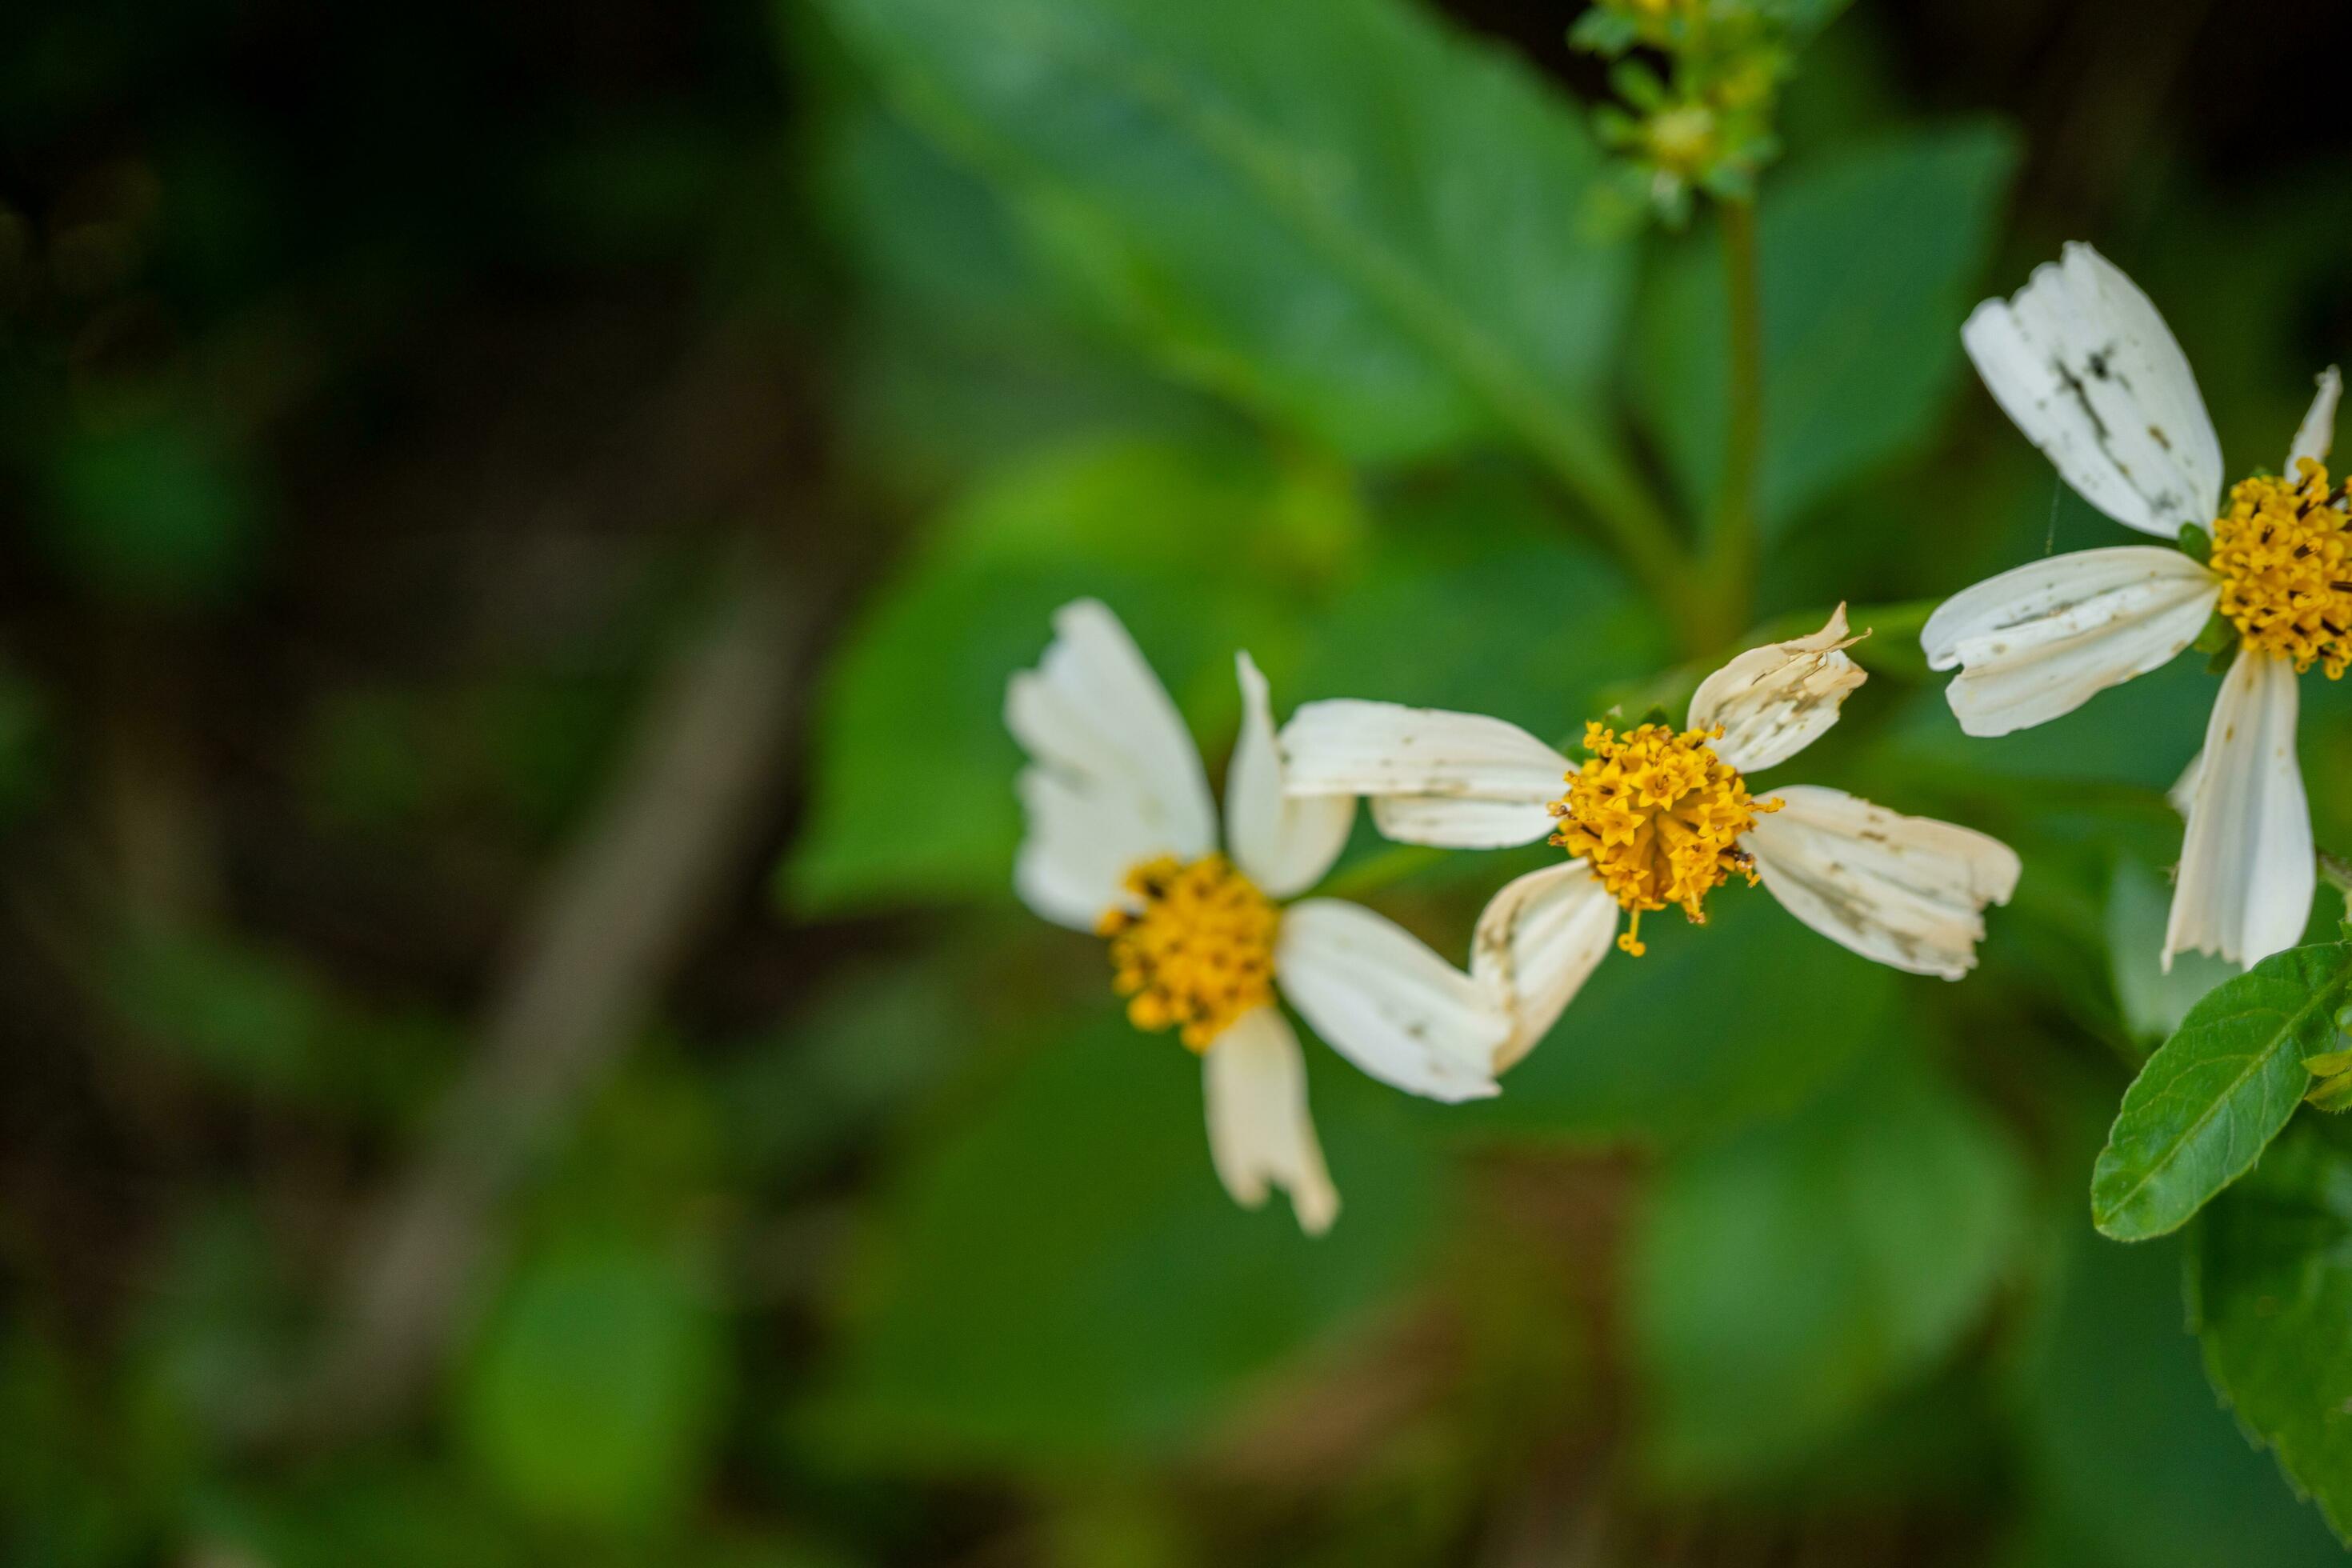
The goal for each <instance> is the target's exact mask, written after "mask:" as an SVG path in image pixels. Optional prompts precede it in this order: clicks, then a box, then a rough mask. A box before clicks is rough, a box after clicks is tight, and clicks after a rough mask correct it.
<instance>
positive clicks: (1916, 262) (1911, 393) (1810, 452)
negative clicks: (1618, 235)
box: [1634, 124, 2017, 529]
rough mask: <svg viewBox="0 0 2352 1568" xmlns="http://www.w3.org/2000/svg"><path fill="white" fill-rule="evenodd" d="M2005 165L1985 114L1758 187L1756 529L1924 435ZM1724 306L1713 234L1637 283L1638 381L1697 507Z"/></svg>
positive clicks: (1716, 478) (1953, 375) (1719, 455)
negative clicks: (1760, 342)
mask: <svg viewBox="0 0 2352 1568" xmlns="http://www.w3.org/2000/svg"><path fill="white" fill-rule="evenodd" d="M2016 161H2017V154H2016V148H2015V145H2014V143H2013V142H2012V141H2011V138H2010V137H2009V136H2008V135H2007V134H2006V133H2005V132H2001V131H2000V130H1999V129H1997V128H1995V127H1992V126H1989V125H1983V124H1977V125H1966V126H1959V127H1955V128H1951V129H1948V130H1939V131H1934V132H1913V133H1911V134H1909V135H1906V136H1903V137H1901V138H1899V139H1895V140H1891V141H1887V142H1882V143H1880V144H1878V145H1875V146H1867V147H1862V148H1857V149H1854V150H1852V151H1848V152H1843V153H1837V154H1835V155H1833V156H1828V157H1824V158H1822V159H1820V160H1819V161H1817V162H1814V163H1801V164H1797V165H1794V166H1792V167H1791V168H1790V170H1789V171H1788V172H1787V173H1786V174H1781V175H1780V176H1778V177H1777V178H1775V179H1774V180H1772V181H1771V182H1770V183H1769V184H1767V185H1766V187H1765V194H1764V198H1763V204H1762V207H1761V212H1760V216H1759V234H1758V247H1759V266H1760V267H1761V268H1762V273H1763V277H1762V288H1763V294H1764V374H1765V385H1764V462H1763V473H1762V477H1761V479H1760V481H1759V482H1760V485H1761V498H1760V499H1761V507H1762V517H1763V521H1764V524H1765V526H1766V528H1767V529H1781V528H1786V527H1787V526H1788V525H1789V524H1790V523H1791V522H1793V521H1796V519H1797V517H1798V516H1799V515H1800V514H1801V512H1802V511H1803V510H1805V509H1806V508H1807V507H1809V506H1811V505H1812V504H1813V503H1814V502H1816V501H1819V500H1822V499H1823V498H1825V497H1826V496H1827V495H1828V494H1829V493H1830V492H1831V491H1832V490H1834V489H1837V488H1838V487H1839V486H1840V485H1842V484H1843V483H1844V482H1846V481H1847V480H1849V479H1854V478H1856V477H1857V476H1859V475H1861V474H1862V473H1864V471H1865V470H1867V469H1868V468H1871V467H1873V466H1874V465H1876V464H1880V463H1884V462H1886V461H1888V460H1890V459H1892V458H1896V457H1899V456H1901V455H1902V454H1903V453H1904V452H1906V450H1909V449H1911V448H1913V447H1916V446H1917V445H1918V444H1919V443H1920V442H1921V441H1923V440H1924V439H1925V438H1926V437H1927V435H1928V434H1929V431H1930V429H1931V427H1932V426H1933V424H1934V422H1935V419H1936V416H1937V414H1938V413H1939V412H1940V411H1941V409H1942V407H1943V405H1944V399H1945V398H1946V396H1947V395H1948V394H1949V393H1950V392H1951V391H1952V389H1953V388H1954V386H1955V385H1957V384H1958V382H1959V380H1960V370H1961V365H1962V359H1961V354H1960V321H1961V320H1962V318H1964V317H1965V316H1966V315H1967V313H1968V307H1969V303H1970V302H1971V300H1972V297H1973V295H1974V293H1975V291H1976V289H1978V287H1979V280H1980V275H1981V274H1982V272H1983V270H1984V266H1985V262H1986V260H1987V258H1988V257H1989V256H1990V251H1991V247H1992V241H1993V238H1994V234H1995V225H1996V222H1997V220H1998V218H1999V216H2000V203H2001V196H2002V194H2003V193H2004V192H2005V191H2006V190H2007V188H2008V184H2009V175H2010V171H2011V168H2012V167H2013V166H2014V165H2015V163H2016ZM1727 316H1728V307H1727V303H1726V291H1725V287H1724V277H1723V258H1722V253H1721V244H1720V240H1719V237H1717V236H1716V235H1715V234H1713V233H1709V234H1706V235H1704V236H1700V237H1694V238H1693V239H1691V240H1689V241H1687V242H1685V244H1683V245H1682V246H1680V247H1677V248H1676V249H1675V251H1674V252H1673V253H1672V254H1670V255H1669V256H1668V257H1667V258H1666V259H1665V262H1664V265H1662V266H1661V267H1660V268H1659V269H1658V270H1657V272H1656V273H1655V275H1654V278H1653V279H1652V282H1651V285H1650V287H1649V288H1648V289H1645V290H1644V291H1643V298H1642V301H1641V307H1640V312H1639V318H1638V322H1637V325H1636V328H1635V341H1636V342H1637V345H1638V351H1639V352H1638V353H1637V354H1636V357H1635V373H1636V374H1635V379H1634V392H1635V395H1636V398H1637V401H1638V402H1639V404H1640V405H1641V407H1642V409H1643V413H1644V416H1645V417H1646V418H1647V420H1648V423H1649V425H1650V426H1651V428H1652V429H1653V430H1654V432H1656V434H1657V436H1658V437H1659V438H1660V440H1661V441H1662V442H1663V443H1664V447H1665V448H1666V452H1667V455H1668V456H1669V457H1670V458H1672V459H1673V460H1674V465H1675V470H1676V472H1677V473H1678V475H1679V476H1680V478H1681V479H1682V482H1683V488H1684V490H1685V494H1686V495H1687V496H1688V497H1689V498H1690V500H1692V501H1693V502H1694V504H1702V505H1703V504H1706V503H1707V502H1709V501H1711V500H1713V499H1714V497H1715V495H1716V493H1717V486H1718V484H1719V483H1720V482H1721V474H1722V465H1723V449H1724V437H1725V428H1726V424H1727V419H1728V413H1727V400H1728V380H1727V374H1728V373H1727V368H1726V367H1727V360H1726V358H1725V355H1724V346H1723V345H1724V342H1725V335H1726V332H1727V324H1726V323H1727Z"/></svg>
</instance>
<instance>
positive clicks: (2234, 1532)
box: [2014, 1217, 2344, 1568]
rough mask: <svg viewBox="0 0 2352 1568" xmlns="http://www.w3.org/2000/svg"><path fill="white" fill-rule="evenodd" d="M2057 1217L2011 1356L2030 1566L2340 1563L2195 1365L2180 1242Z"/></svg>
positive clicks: (2278, 1567)
mask: <svg viewBox="0 0 2352 1568" xmlns="http://www.w3.org/2000/svg"><path fill="white" fill-rule="evenodd" d="M2055 1223H2056V1228H2057V1234H2058V1236H2059V1237H2062V1238H2063V1240H2062V1241H2061V1243H2060V1247H2059V1255H2058V1256H2057V1257H2056V1258H2053V1263H2054V1264H2055V1267H2054V1268H2053V1270H2052V1275H2053V1278H2052V1279H2051V1280H2050V1284H2051V1286H2052V1287H2053V1289H2051V1290H2050V1292H2049V1294H2048V1296H2047V1297H2046V1298H2045V1300H2047V1301H2048V1303H2049V1308H2048V1310H2047V1313H2046V1315H2045V1316H2044V1317H2043V1318H2042V1321H2039V1322H2038V1323H2037V1324H2036V1325H2035V1329H2036V1332H2034V1333H2033V1334H2032V1342H2031V1343H2030V1345H2029V1346H2028V1349H2027V1353H2026V1354H2024V1355H2021V1356H2020V1357H2019V1358H2017V1360H2016V1362H2015V1363H2014V1372H2015V1387H2016V1391H2017V1399H2018V1405H2019V1410H2018V1414H2019V1425H2020V1436H2021V1438H2022V1442H2021V1449H2022V1454H2021V1458H2022V1459H2023V1461H2024V1463H2023V1465H2022V1467H2021V1468H2022V1472H2023V1473H2022V1475H2021V1478H2020V1479H2021V1484H2022V1486H2023V1488H2024V1489H2025V1491H2026V1492H2027V1494H2028V1496H2029V1497H2030V1498H2031V1499H2032V1504H2033V1506H2034V1507H2035V1509H2036V1510H2038V1511H2039V1512H2040V1513H2041V1514H2042V1520H2041V1521H2040V1525H2039V1528H2040V1531H2041V1532H2042V1536H2043V1537H2044V1540H2043V1542H2042V1555H2041V1556H2040V1557H2039V1558H2034V1557H2025V1558H2023V1559H2022V1560H2021V1568H2022V1563H2038V1564H2046V1565H2047V1568H2216V1565H2218V1564H2221V1563H2230V1564H2239V1563H2243V1564H2246V1565H2247V1568H2252V1565H2254V1564H2261V1568H2305V1564H2309V1565H2312V1568H2317V1565H2319V1564H2322V1563H2342V1562H2343V1561H2344V1557H2343V1553H2342V1552H2341V1551H2340V1550H2339V1549H2338V1548H2337V1547H2336V1544H2335V1543H2334V1542H2331V1541H2330V1540H2329V1539H2328V1536H2327V1531H2326V1527H2325V1526H2324V1525H2322V1524H2321V1522H2320V1521H2319V1520H2318V1518H2317V1517H2316V1516H2315V1515H2314V1514H2313V1513H2312V1512H2311V1510H2308V1509H2305V1508H2301V1507H2298V1506H2297V1505H2296V1503H2295V1501H2294V1498H2293V1496H2292V1495H2290V1493H2289V1492H2288V1489H2287V1488H2286V1487H2285V1485H2284V1483H2282V1482H2281V1480H2280V1479H2279V1477H2278V1474H2277V1472H2276V1470H2275V1469H2274V1468H2273V1467H2272V1466H2270V1465H2269V1464H2267V1463H2265V1462H2264V1461H2263V1458H2262V1456H2260V1455H2259V1454H2257V1453H2255V1452H2254V1451H2253V1449H2252V1447H2250V1446H2249V1445H2248V1444H2247V1442H2246V1440H2245V1438H2244V1436H2242V1434H2241V1433H2239V1432H2237V1431H2235V1430H2233V1429H2232V1426H2231V1421H2230V1418H2229V1416H2228V1415H2227V1414H2226V1413H2225V1412H2223V1411H2222V1410H2221V1409H2220V1408H2219V1407H2218V1406H2217V1405H2216V1402H2215V1400H2214V1398H2213V1391H2212V1389H2211V1388H2210V1387H2208V1386H2207V1384H2206V1382H2205V1379H2204V1378H2203V1377H2202V1376H2201V1375H2200V1373H2199V1372H2198V1369H2197V1357H2196V1354H2195V1352H2194V1350H2193V1348H2192V1346H2193V1342H2192V1341H2191V1340H2190V1339H2189V1336H2188V1335H2187V1334H2186V1333H2184V1332H2182V1323H2181V1308H2180V1297H2179V1276H2180V1259H2179V1247H2178V1244H2177V1243H2174V1242H2170V1241H2158V1242H2151V1243H2148V1244H2147V1245H2145V1246H2139V1247H2118V1246H2116V1244H2114V1243H2112V1242H2107V1241H2102V1240H2100V1239H2099V1238H2098V1237H2095V1236H2094V1235H2092V1234H2091V1233H2090V1232H2088V1231H2087V1230H2085V1229H2084V1228H2083V1226H2082V1223H2081V1222H2080V1220H2078V1219H2074V1218H2072V1217H2068V1218H2065V1219H2063V1220H2059V1221H2057V1222H2055ZM2339 1337H2340V1335H2339Z"/></svg>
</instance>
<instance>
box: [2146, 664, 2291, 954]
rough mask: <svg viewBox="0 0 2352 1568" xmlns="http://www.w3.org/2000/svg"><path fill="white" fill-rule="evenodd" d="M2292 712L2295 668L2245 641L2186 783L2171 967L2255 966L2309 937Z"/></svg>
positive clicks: (2169, 929) (2170, 928)
mask: <svg viewBox="0 0 2352 1568" xmlns="http://www.w3.org/2000/svg"><path fill="white" fill-rule="evenodd" d="M2294 715H2295V680H2294V665H2293V664H2291V663H2289V662H2288V661H2287V660H2285V659H2283V658H2278V657H2276V656H2275V655H2273V654H2267V653H2259V652H2257V651H2255V650H2254V649H2252V648H2248V647H2242V648H2240V649H2239V650H2238V657H2237V659H2236V661H2235V662H2233V663H2232V664H2231V666H2230V673H2229V674H2228V675H2226V676H2224V677H2223V678H2222V679H2221V695H2220V696H2219V697H2217V698H2216V699H2215V700H2214V702H2213V717H2212V719H2211V720H2210V721H2208V722H2207V724H2206V726H2205V750H2204V752H2203V754H2202V755H2201V756H2200V758H2199V760H2198V766H2197V773H2196V777H2195V779H2194V781H2193V782H2192V783H2191V784H2190V785H2189V810H2188V816H2189V832H2188V837H2187V839H2186V841H2185V842H2184V843H2183V844H2182V846H2181V851H2180V879H2179V884H2178V885H2177V886H2176V887H2175V888H2174V889H2173V892H2172V918H2171V920H2170V921H2168V922H2167V923H2166V925H2165V930H2164V967H2165V969H2166V970H2167V971H2169V970H2170V969H2171V968H2172V955H2173V954H2174V953H2176V952H2210V953H2215V954H2218V955H2219V956H2221V957H2222V958H2226V959H2228V960H2229V961H2230V962H2231V963H2241V964H2246V965H2249V966H2251V965H2252V964H2254V963H2259V962H2261V961H2262V960H2263V959H2265V958H2268V957H2269V956H2270V955H2271V954H2272V953H2274V952H2282V951H2284V950H2285V949H2287V948H2290V947H2293V946H2294V944H2295V942H2298V941H2299V940H2301V938H2302V936H2303V928H2304V925H2305V922H2306V921H2309V919H2310V918H2311V895H2312V893H2313V891H2314V890H2315V888H2316V887H2317V884H2318V869H2317V865H2316V862H2315V859H2314V857H2313V853H2312V838H2311V812H2310V809H2309V807H2308V805H2306V804H2305V799H2304V794H2303V773H2302V770H2301V769H2300V768H2298V767H2297V766H2296V765H2295V760H2294Z"/></svg>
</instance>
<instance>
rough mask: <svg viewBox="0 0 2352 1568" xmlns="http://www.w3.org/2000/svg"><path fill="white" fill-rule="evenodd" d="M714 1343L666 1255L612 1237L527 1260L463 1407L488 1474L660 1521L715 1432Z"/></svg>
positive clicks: (542, 1495) (543, 1506)
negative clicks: (613, 1239) (620, 1241)
mask: <svg viewBox="0 0 2352 1568" xmlns="http://www.w3.org/2000/svg"><path fill="white" fill-rule="evenodd" d="M723 1366H724V1363H723V1346H722V1344H721V1342H720V1340H719V1325H718V1320H717V1318H716V1316H715V1315H714V1314H713V1312H712V1311H711V1309H710V1307H709V1303H708V1302H707V1301H706V1300H704V1297H703V1293H702V1291H701V1290H700V1289H698V1286H697V1284H696V1282H695V1281H694V1280H693V1279H691V1278H690V1277H689V1276H688V1273H687V1272H686V1271H685V1270H684V1269H683V1268H681V1267H680V1266H679V1264H678V1263H677V1261H675V1260H674V1259H672V1258H668V1257H667V1256H665V1255H663V1254H660V1253H656V1252H654V1251H650V1250H645V1249H638V1248H632V1247H626V1246H624V1245H622V1244H619V1243H616V1242H595V1243H586V1242H580V1243H572V1244H567V1245H563V1246H561V1247H558V1248H557V1249H555V1250H553V1251H551V1252H550V1253H548V1254H546V1255H545V1256H542V1257H541V1258H537V1259H534V1260H533V1261H532V1262H531V1263H530V1264H529V1265H528V1266H527V1267H526V1268H524V1270H523V1272H522V1274H521V1275H520V1278H519V1279H517V1280H516V1281H515V1283H514V1286H513V1287H512V1289H511V1290H510V1291H509V1294H508V1297H507V1300H505V1302H504V1303H503V1304H502V1305H501V1306H500V1308H499V1311H498V1313H497V1315H496V1316H495V1317H494V1318H493V1320H492V1321H491V1323H490V1327H489V1331H488V1336H487V1337H486V1339H485V1340H484V1342H483V1343H482V1346H481V1348H480V1351H479V1352H478V1355H477V1357H476V1358H475V1362H474V1364H473V1366H472V1368H471V1371H470V1373H469V1376H468V1378H467V1382H466V1384H465V1386H464V1391H463V1399H462V1401H461V1403H460V1406H459V1414H460V1420H461V1426H462V1430H463V1433H464V1436H465V1438H466V1441H467V1447H469V1448H470V1449H471V1451H472V1452H473V1454H474V1455H475V1457H476V1458H477V1459H478V1461H479V1463H480V1464H481V1466H482V1468H483V1470H484V1472H485V1473H486V1475H487V1476H488V1479H489V1480H490V1481H491V1482H492V1483H493V1484H494V1485H495V1486H497V1487H498V1488H499V1489H500V1490H501V1491H503V1492H504V1493H505V1494H506V1496H507V1497H508V1498H509V1499H510V1500H512V1501H513V1502H514V1503H515V1505H516V1506H517V1507H518V1508H519V1509H520V1510H522V1511H523V1512H525V1513H527V1514H529V1515H531V1516H534V1517H537V1518H540V1519H542V1520H545V1521H550V1522H553V1523H560V1524H569V1525H577V1526H591V1527H598V1528H603V1529H608V1530H614V1529H618V1530H634V1529H643V1528H646V1527H650V1526H655V1525H658V1524H660V1523H662V1522H664V1521H667V1520H668V1519H669V1518H671V1517H672V1516H673V1515H674V1514H675V1513H676V1512H677V1510H679V1509H680V1508H681V1507H682V1506H683V1505H684V1503H685V1502H686V1500H687V1499H688V1497H689V1496H690V1495H691V1493H692V1489H693V1488H694V1486H695V1485H696V1483H697V1482H698V1479H699V1477H700V1472H701V1468H702V1464H703V1461H704V1458H705V1451H706V1449H707V1448H708V1447H709V1440H710V1438H711V1436H712V1435H713V1431H714V1425H715V1420H716V1417H717V1415H718V1412H719V1398H720V1395H721V1388H722V1385H721V1382H720V1378H721V1373H722V1371H723Z"/></svg>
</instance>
